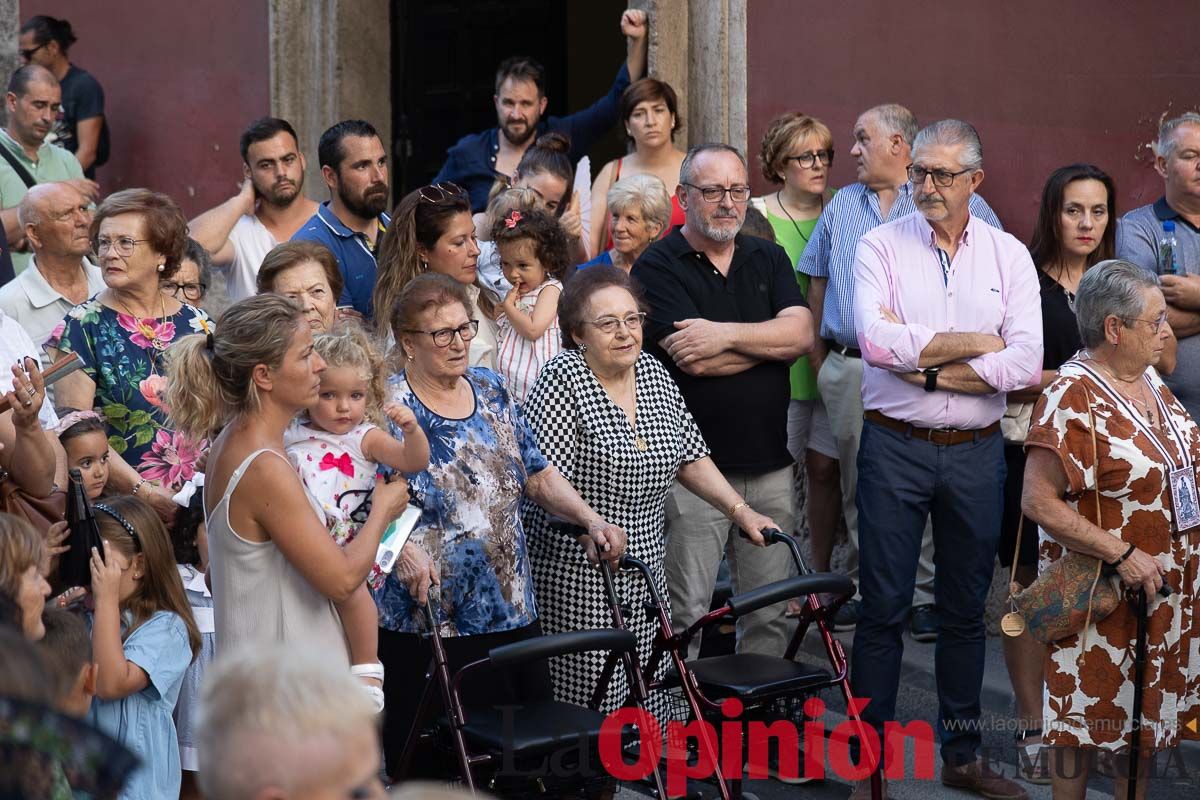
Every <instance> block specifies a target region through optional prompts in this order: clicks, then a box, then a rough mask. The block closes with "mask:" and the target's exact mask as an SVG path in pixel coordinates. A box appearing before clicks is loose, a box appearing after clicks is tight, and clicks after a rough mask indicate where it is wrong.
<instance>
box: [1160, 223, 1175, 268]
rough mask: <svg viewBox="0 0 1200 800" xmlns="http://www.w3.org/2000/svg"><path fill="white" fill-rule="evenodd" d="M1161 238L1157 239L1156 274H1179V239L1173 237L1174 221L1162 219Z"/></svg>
mask: <svg viewBox="0 0 1200 800" xmlns="http://www.w3.org/2000/svg"><path fill="white" fill-rule="evenodd" d="M1162 225H1163V234H1162V238H1161V239H1159V240H1158V274H1159V275H1178V274H1179V256H1178V255H1177V254H1178V253H1179V240H1177V239H1176V238H1175V221H1174V220H1170V219H1168V220H1163V224H1162Z"/></svg>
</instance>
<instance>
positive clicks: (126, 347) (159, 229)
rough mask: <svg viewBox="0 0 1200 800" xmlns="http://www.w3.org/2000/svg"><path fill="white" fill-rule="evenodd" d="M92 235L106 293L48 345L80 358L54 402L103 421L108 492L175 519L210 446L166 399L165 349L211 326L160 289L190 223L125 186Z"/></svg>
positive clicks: (74, 312) (158, 199)
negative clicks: (175, 415) (184, 426)
mask: <svg viewBox="0 0 1200 800" xmlns="http://www.w3.org/2000/svg"><path fill="white" fill-rule="evenodd" d="M91 233H92V240H93V242H94V244H95V248H96V255H97V257H98V261H99V266H100V269H101V272H102V274H103V278H104V283H105V287H106V288H105V289H104V291H102V292H100V293H99V294H97V295H96V296H95V297H93V298H91V299H90V300H88V301H87V302H85V303H82V304H80V305H78V306H75V308H73V309H71V311H70V312H68V314H67V316H66V318H65V319H64V320H63V322H62V324H60V325H59V327H58V328H56V329H55V330H54V333H52V334H51V336H50V340H49V341H48V342H47V343H46V348H47V351H48V352H49V354H50V356H51V357H52V358H57V357H59V356H61V355H65V354H67V353H78V354H79V356H80V358H81V359H82V360H83V369H82V370H81V371H79V372H76V373H75V374H73V375H70V376H68V377H67V378H65V379H63V380H62V381H61V382H60V383H59V384H57V385H56V387H55V402H57V403H58V404H59V405H60V406H70V407H72V408H80V409H95V410H96V411H98V412H99V413H100V415H101V416H103V417H104V418H105V420H106V421H107V423H108V441H109V446H110V452H109V465H110V469H111V473H110V476H109V483H108V485H109V488H110V489H111V490H113V491H116V492H118V493H122V494H133V495H135V496H137V497H140V498H141V499H142V500H145V501H146V502H148V503H149V504H150V505H151V506H152V507H154V509H155V510H156V511H157V512H158V513H159V515H160V516H162V517H163V519H164V520H166V521H168V522H169V521H170V520H172V519H174V516H175V512H176V510H177V509H178V506H177V505H176V504H175V502H174V501H173V500H172V499H171V497H172V495H173V494H174V493H175V492H177V491H179V489H180V487H181V486H182V485H183V484H184V483H185V482H186V481H188V480H190V479H191V478H192V476H193V475H194V474H195V472H196V462H197V460H198V459H199V458H200V456H201V454H202V453H203V452H204V450H205V449H206V448H207V442H204V441H196V440H194V439H192V438H190V437H189V436H187V435H185V434H183V433H181V432H177V431H176V430H174V426H172V425H171V423H170V420H169V419H168V415H167V409H166V405H165V403H164V402H163V398H164V397H165V396H166V391H167V378H166V374H165V365H164V362H163V358H164V353H165V351H166V350H167V348H168V347H170V346H171V344H172V343H174V342H175V341H176V340H177V339H179V338H180V337H183V336H186V335H187V334H190V333H209V332H211V331H212V330H213V324H212V321H211V320H210V319H209V316H208V314H206V313H205V312H204V311H203V310H201V309H199V308H197V307H195V306H193V305H190V304H189V303H187V302H183V301H181V300H179V299H178V298H176V297H174V296H172V295H167V294H164V293H163V292H162V291H160V289H159V284H160V283H161V282H162V281H170V280H172V279H173V278H175V275H176V272H177V271H178V270H179V265H180V261H181V260H182V259H183V252H184V246H185V244H186V242H187V219H186V218H185V217H184V216H183V212H182V211H180V210H179V206H177V205H176V204H175V202H174V201H173V200H171V199H170V198H169V197H167V196H166V195H164V194H159V193H157V192H151V191H149V190H147V189H126V190H124V191H120V192H116V193H115V194H111V195H109V196H108V197H107V198H105V200H104V202H102V203H101V204H100V207H99V208H97V209H96V214H95V217H94V219H93V220H92V230H91Z"/></svg>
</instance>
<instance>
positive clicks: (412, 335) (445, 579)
mask: <svg viewBox="0 0 1200 800" xmlns="http://www.w3.org/2000/svg"><path fill="white" fill-rule="evenodd" d="M467 219H470V217H469V215H468V216H467ZM468 288H469V287H468V286H467V285H466V283H465V282H464V281H459V280H455V279H454V278H451V277H448V276H446V275H441V274H438V273H436V272H434V271H433V270H432V269H431V270H430V272H429V274H425V275H419V276H417V277H415V278H413V279H412V280H411V281H409V283H408V284H407V285H406V286H405V287H404V289H403V290H402V291H401V292H400V294H399V296H398V297H397V298H396V300H395V302H393V303H392V305H391V308H392V314H391V323H392V333H393V335H394V337H395V340H396V350H397V356H398V358H399V361H400V366H401V369H400V371H399V372H398V373H397V374H395V375H393V376H392V377H391V378H390V379H389V380H388V395H389V399H390V400H391V401H392V402H395V403H398V404H403V405H406V406H408V407H409V408H411V409H412V410H413V412H414V413H415V414H416V417H417V422H418V423H419V424H420V426H421V428H422V429H423V430H424V431H425V435H426V436H427V437H428V438H429V450H430V456H429V466H428V467H426V468H425V469H424V470H422V471H421V472H418V473H415V474H408V475H406V476H405V477H406V478H408V480H409V485H410V487H411V492H412V498H413V502H414V503H415V504H416V505H419V506H420V507H421V509H422V513H421V518H420V520H419V522H418V523H417V526H416V528H415V529H414V530H413V533H412V535H411V537H410V538H409V540H408V542H407V544H405V546H404V548H403V550H402V551H401V553H400V557H399V560H398V561H397V564H396V568H395V571H394V572H393V573H392V574H391V575H389V576H388V578H387V579H386V580H385V581H384V583H383V585H382V587H381V588H380V589H379V590H378V591H377V592H376V593H375V601H376V604H377V605H378V606H379V624H380V628H381V630H380V632H379V655H380V660H381V661H382V662H383V664H384V666H385V667H386V670H387V676H388V677H387V681H386V683H385V684H384V693H385V697H386V704H387V715H386V719H385V720H384V729H383V738H384V748H385V751H386V753H387V759H388V766H389V768H390V769H391V770H392V771H393V777H401V776H398V775H395V771H396V769H397V766H398V761H399V757H400V753H401V751H402V748H403V746H404V741H405V738H406V737H407V736H408V732H409V729H410V727H411V726H412V724H413V722H414V716H415V714H416V707H417V703H418V701H419V699H420V697H419V695H420V692H417V691H414V690H413V687H417V686H422V685H424V683H425V670H426V668H427V667H428V666H429V658H430V650H429V642H428V640H427V639H425V638H424V637H423V636H422V635H421V634H422V632H423V631H424V629H425V624H424V620H425V617H424V614H423V607H424V606H425V604H426V603H427V602H428V603H429V604H430V606H431V610H432V612H433V615H434V617H435V619H436V621H437V624H438V625H439V628H440V631H441V635H442V637H443V641H444V643H445V647H446V652H447V654H448V657H449V660H450V668H451V671H454V670H457V669H458V668H459V667H461V666H464V665H465V664H467V663H468V662H470V661H474V660H476V659H478V658H483V657H485V656H486V654H487V652H488V650H489V649H490V648H493V647H496V646H498V645H501V644H506V643H508V642H514V641H520V640H522V639H527V638H530V637H534V636H538V635H540V634H541V624H540V622H539V619H538V606H539V605H540V602H539V603H538V604H536V605H535V603H534V593H533V580H532V576H531V574H530V566H529V557H528V551H527V547H526V543H525V534H524V530H523V528H522V524H521V516H520V514H519V513H518V509H519V505H520V501H521V500H522V498H527V499H529V500H531V501H532V502H534V503H537V504H538V505H540V506H541V507H543V508H545V509H546V510H547V511H548V512H549V513H551V514H554V515H556V516H557V517H559V518H561V519H565V520H567V521H568V522H570V523H573V524H575V525H578V526H580V527H581V528H583V529H584V532H581V534H580V535H579V537H578V538H577V539H572V540H571V541H570V545H571V546H572V547H575V548H576V549H580V546H582V548H583V552H586V553H587V555H588V557H589V558H590V559H591V560H592V561H596V560H597V558H598V557H602V558H606V559H615V558H617V557H619V556H620V555H621V553H622V552H623V551H624V547H625V534H624V532H622V531H621V529H620V528H618V527H617V526H615V525H612V524H609V523H608V522H606V521H605V520H604V519H603V518H602V516H601V515H600V514H598V513H597V512H596V511H593V510H592V508H591V507H589V506H588V504H587V503H586V502H584V501H583V500H582V499H581V498H580V496H579V494H578V492H576V491H575V489H573V488H572V487H571V484H570V483H568V482H567V480H566V479H565V478H564V477H563V476H562V474H561V473H560V472H559V471H558V470H557V469H555V468H554V466H553V465H551V464H549V463H548V462H547V460H546V458H545V456H543V455H542V453H541V451H540V450H539V449H538V446H537V442H536V441H535V440H534V436H533V432H532V431H531V430H530V429H529V425H528V424H527V423H526V422H525V418H524V416H523V415H522V413H521V411H520V409H519V408H518V407H517V405H516V403H515V402H514V400H513V398H512V396H511V395H509V393H508V390H507V389H506V388H505V386H504V383H503V381H502V380H501V379H500V377H499V376H498V375H497V374H496V373H494V372H492V371H491V370H488V369H484V368H481V367H471V366H469V362H470V356H469V351H470V345H471V342H472V340H473V339H474V338H476V332H477V331H478V329H479V321H478V320H477V319H475V318H473V317H472V316H471V313H472V302H471V297H470V295H469V294H468V292H467V290H468ZM375 308H376V309H381V308H382V306H379V305H376V306H375ZM396 431H398V429H394V430H393V432H396ZM433 584H436V585H437V588H438V591H437V592H436V593H434V592H431V585H433ZM463 689H464V702H465V703H466V704H467V705H473V704H486V705H519V704H520V703H521V702H523V701H526V700H529V699H534V698H544V697H546V696H548V695H549V693H550V677H549V673H548V672H547V670H546V669H545V668H544V667H543V668H541V669H530V668H528V667H524V668H522V669H521V671H520V672H519V673H508V672H498V673H495V674H492V675H491V676H489V677H488V678H482V677H479V676H477V677H476V678H475V679H473V680H472V681H471V683H470V684H467V685H464V687H463ZM409 777H411V776H409Z"/></svg>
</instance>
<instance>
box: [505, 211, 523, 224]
mask: <svg viewBox="0 0 1200 800" xmlns="http://www.w3.org/2000/svg"><path fill="white" fill-rule="evenodd" d="M520 221H521V212H520V211H513V212H512V213H511V214H509V215H508V219H506V220H504V227H506V228H515V227H517V223H518V222H520Z"/></svg>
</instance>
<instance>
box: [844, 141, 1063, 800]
mask: <svg viewBox="0 0 1200 800" xmlns="http://www.w3.org/2000/svg"><path fill="white" fill-rule="evenodd" d="M912 158H913V163H912V165H911V166H910V167H909V169H908V173H909V180H910V181H911V182H912V188H913V193H914V195H915V199H916V204H917V209H918V211H917V213H914V214H909V215H907V216H905V217H901V218H900V219H898V220H895V221H894V222H890V223H888V224H885V225H881V226H879V227H877V228H875V229H874V230H872V231H871V232H870V233H868V234H866V235H865V236H863V237H862V239H860V240H859V243H858V250H857V254H856V263H855V268H854V287H855V289H854V314H855V320H856V323H855V324H856V328H857V335H858V342H859V347H860V349H861V350H862V356H863V361H864V369H863V383H862V392H863V408H864V409H865V414H864V424H863V433H862V441H861V444H860V446H859V451H858V498H857V505H858V514H859V518H858V524H859V552H860V556H859V559H860V560H859V580H860V587H859V588H860V590H861V592H862V615H861V617H860V619H859V623H858V627H857V629H856V631H855V636H854V654H853V664H852V671H851V681H852V686H853V689H854V693H855V695H856V696H858V697H862V698H867V699H869V700H870V704H869V705H868V706H867V708H866V710H865V712H864V714H863V717H864V719H866V720H867V721H869V722H871V723H872V724H874V725H875V726H876V727H877V728H879V729H880V730H881V729H882V725H883V723H884V722H885V721H887V720H891V719H892V718H893V717H894V715H895V708H896V692H897V687H898V681H899V675H900V661H901V655H902V653H903V646H904V645H903V640H902V638H901V634H902V631H903V629H904V625H905V621H906V620H907V618H908V611H909V604H910V603H911V601H912V593H913V582H914V580H915V575H916V566H917V556H918V554H919V553H920V549H921V532H922V529H923V527H924V524H925V518H926V516H927V515H929V516H931V517H932V519H933V541H934V569H935V574H936V576H937V577H936V579H935V586H934V599H935V606H936V609H937V616H938V622H939V631H938V639H937V645H936V648H937V649H936V651H935V673H936V677H937V685H938V702H939V706H940V707H939V715H938V717H939V725H938V736H939V741H940V743H941V755H942V760H943V762H944V766H943V770H942V783H944V784H946V785H948V786H954V787H958V788H962V789H967V790H970V791H974V792H977V793H979V794H982V795H984V796H986V797H990V798H1010V797H1011V798H1024V797H1026V794H1025V792H1024V790H1022V789H1021V787H1020V786H1019V785H1017V784H1016V783H1015V782H1013V781H1010V780H1007V779H1006V778H1003V777H1001V776H999V775H995V774H992V773H990V772H988V771H987V770H986V769H984V768H983V765H982V763H981V762H980V761H979V760H978V758H977V753H978V750H979V746H980V743H981V740H980V734H979V728H978V722H979V715H980V707H979V692H980V687H981V685H982V682H983V666H984V637H985V631H984V623H983V612H984V602H985V600H986V598H987V592H988V587H989V585H990V584H991V579H992V562H993V560H994V558H995V555H996V543H997V541H998V539H999V537H1000V515H1001V506H1002V503H1003V488H1004V472H1005V466H1004V449H1003V441H1002V438H1001V437H1000V435H999V430H1000V424H999V421H1000V418H1001V417H1002V416H1003V414H1004V406H1005V393H1006V392H1009V391H1013V390H1016V389H1021V388H1024V387H1025V386H1028V385H1029V384H1031V383H1034V382H1036V380H1037V378H1038V377H1039V376H1040V374H1041V373H1040V370H1041V366H1042V322H1041V302H1040V299H1039V292H1038V279H1037V274H1036V272H1035V271H1034V266H1033V262H1032V261H1031V260H1030V258H1029V253H1028V251H1027V250H1026V249H1025V247H1024V245H1022V244H1021V243H1020V242H1019V241H1017V240H1016V239H1015V238H1013V237H1012V236H1011V235H1009V234H1007V233H1004V232H1002V231H999V230H997V229H996V228H993V227H992V226H991V225H988V224H986V223H984V222H983V221H982V220H980V219H978V218H976V217H974V216H973V215H972V214H971V213H970V209H969V207H968V203H969V201H970V198H971V195H972V194H973V193H974V192H975V191H976V190H977V189H978V188H979V185H980V184H981V183H982V182H983V157H982V147H981V146H980V143H979V137H978V134H976V132H975V129H974V128H973V127H971V126H970V125H968V124H967V123H965V122H959V121H958V120H942V121H940V122H935V123H934V124H932V125H930V126H929V127H927V128H925V129H924V130H922V131H921V132H920V133H918V134H917V137H916V140H915V142H914V143H913V155H912ZM887 755H892V754H885V758H886V757H887ZM902 756H903V754H902V753H897V754H894V757H902ZM863 788H864V787H863V786H860V787H859V788H858V789H856V794H855V796H857V795H858V794H859V792H860V791H862V790H863ZM863 796H866V795H863Z"/></svg>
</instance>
